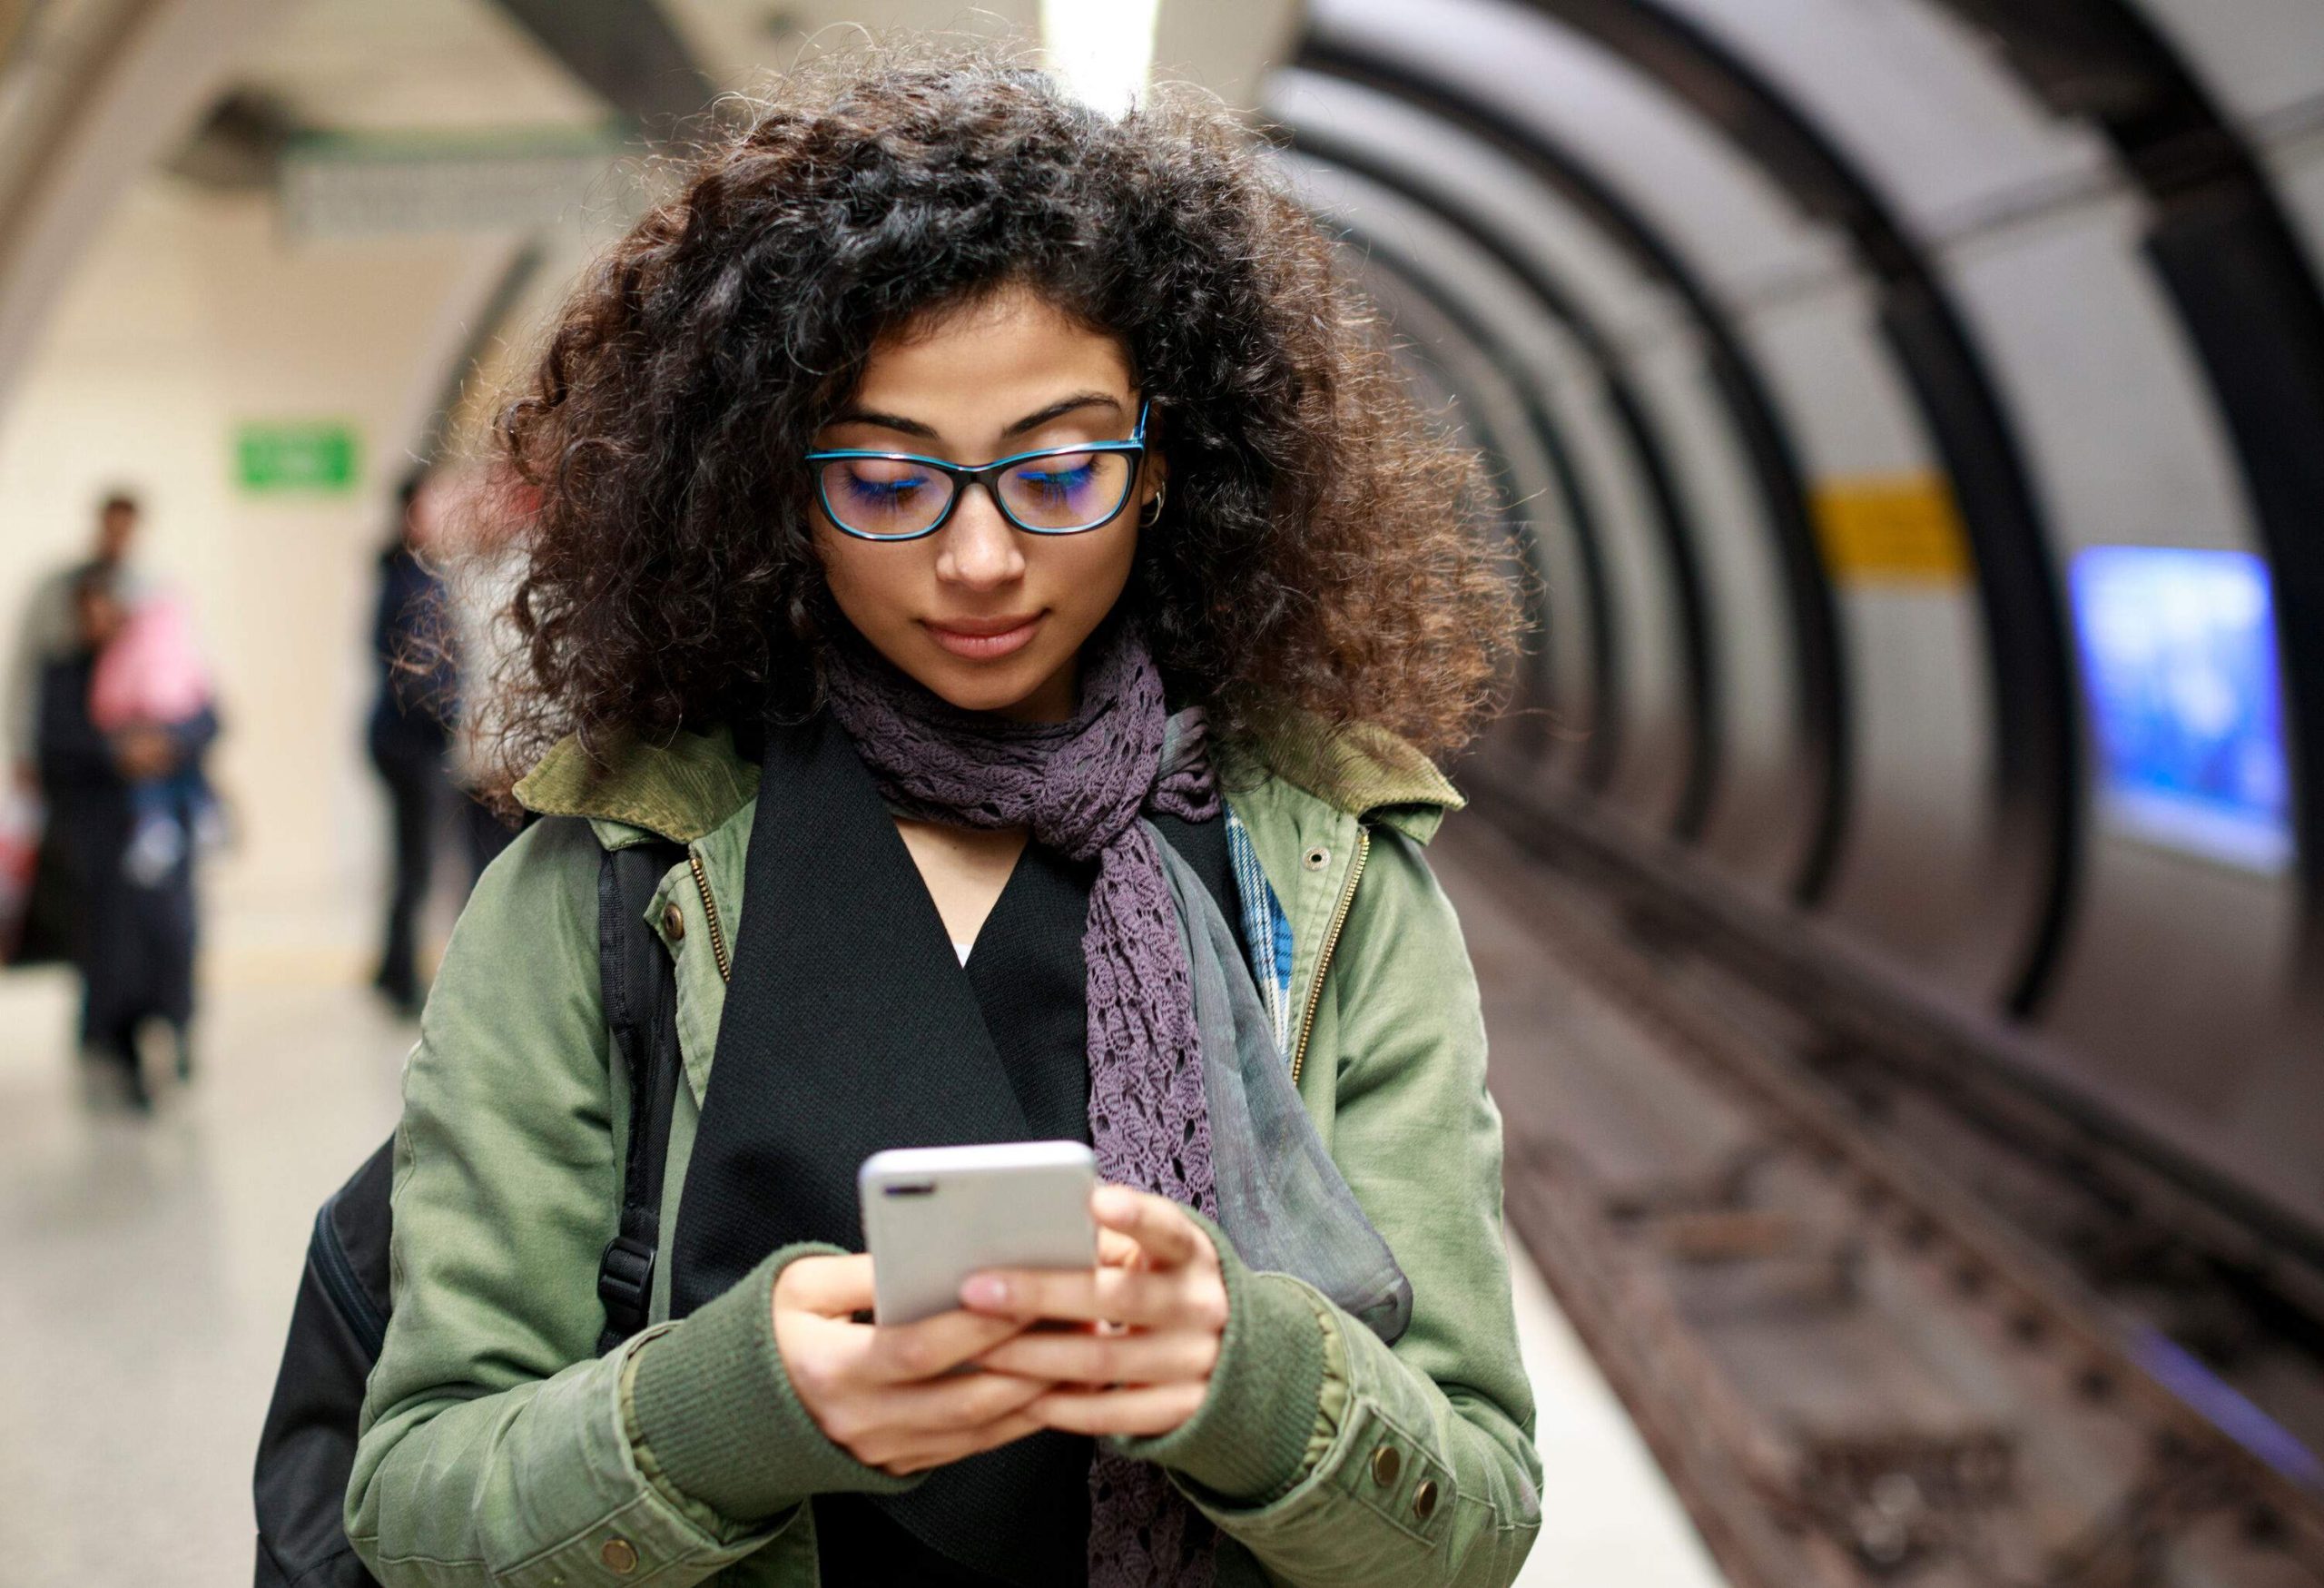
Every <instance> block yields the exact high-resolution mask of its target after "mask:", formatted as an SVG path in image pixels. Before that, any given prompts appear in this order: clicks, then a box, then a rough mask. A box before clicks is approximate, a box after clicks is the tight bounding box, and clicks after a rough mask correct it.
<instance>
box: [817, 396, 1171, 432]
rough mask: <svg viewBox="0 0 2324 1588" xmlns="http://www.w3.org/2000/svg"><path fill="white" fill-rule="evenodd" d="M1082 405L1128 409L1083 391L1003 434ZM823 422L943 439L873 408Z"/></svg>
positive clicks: (931, 429)
mask: <svg viewBox="0 0 2324 1588" xmlns="http://www.w3.org/2000/svg"><path fill="white" fill-rule="evenodd" d="M1082 408H1110V409H1113V410H1114V411H1115V412H1116V413H1122V412H1125V411H1126V410H1125V409H1123V407H1122V405H1121V403H1120V401H1119V400H1118V399H1114V398H1111V397H1108V396H1107V395H1106V394H1105V393H1104V392H1102V391H1079V392H1076V393H1075V394H1074V395H1072V396H1071V397H1065V398H1059V399H1058V400H1057V401H1055V402H1053V403H1050V404H1049V406H1048V407H1047V408H1044V409H1039V411H1037V412H1034V413H1029V414H1027V415H1026V416H1025V417H1024V418H1023V419H1019V420H1017V421H1016V422H1015V423H1013V424H1011V425H1009V426H1008V427H1007V428H1006V429H1003V430H1002V431H1001V432H1000V433H1001V434H1002V435H1004V436H1021V435H1023V434H1024V433H1025V432H1026V431H1028V430H1038V429H1040V428H1041V427H1042V426H1043V425H1045V424H1048V423H1049V421H1050V420H1051V419H1061V418H1063V417H1064V416H1065V415H1067V414H1069V413H1071V412H1073V411H1074V410H1075V409H1082ZM823 422H824V423H825V424H826V425H874V426H877V427H878V428H879V429H883V430H899V431H901V432H902V433H903V434H905V435H907V436H921V437H924V438H925V439H928V440H931V441H934V440H938V439H940V437H939V436H938V435H937V433H936V430H935V429H934V427H932V426H930V425H924V424H922V423H921V422H920V421H919V420H918V419H906V418H904V416H903V415H901V414H894V413H880V412H878V411H876V410H874V409H864V408H850V409H842V410H841V411H840V412H838V413H835V414H833V415H832V417H831V418H830V419H825V420H824V421H823Z"/></svg>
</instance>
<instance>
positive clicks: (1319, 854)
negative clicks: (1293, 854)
mask: <svg viewBox="0 0 2324 1588" xmlns="http://www.w3.org/2000/svg"><path fill="white" fill-rule="evenodd" d="M1331 863H1332V852H1331V851H1330V850H1328V849H1326V848H1324V846H1323V845H1322V844H1320V843H1318V844H1317V845H1315V848H1313V849H1311V850H1309V851H1308V852H1307V853H1305V855H1303V856H1301V857H1300V864H1302V865H1304V866H1305V867H1306V868H1307V869H1308V870H1309V871H1311V872H1319V871H1322V870H1323V869H1324V867H1325V866H1327V865H1329V864H1331Z"/></svg>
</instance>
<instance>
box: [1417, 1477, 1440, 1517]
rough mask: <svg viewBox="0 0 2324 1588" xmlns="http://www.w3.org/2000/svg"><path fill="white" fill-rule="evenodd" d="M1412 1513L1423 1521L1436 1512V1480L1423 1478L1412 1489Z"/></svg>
mask: <svg viewBox="0 0 2324 1588" xmlns="http://www.w3.org/2000/svg"><path fill="white" fill-rule="evenodd" d="M1435 1514H1436V1480H1435V1479H1434V1478H1423V1479H1421V1481H1420V1487H1418V1488H1416V1489H1414V1490H1413V1515H1414V1516H1417V1517H1419V1518H1420V1519H1421V1520H1422V1521H1423V1522H1425V1521H1427V1520H1428V1519H1429V1518H1430V1517H1432V1516H1433V1515H1435Z"/></svg>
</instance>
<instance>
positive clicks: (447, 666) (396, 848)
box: [369, 469, 459, 1019]
mask: <svg viewBox="0 0 2324 1588" xmlns="http://www.w3.org/2000/svg"><path fill="white" fill-rule="evenodd" d="M396 504H397V516H396V528H395V532H394V535H393V537H392V538H390V539H389V543H388V545H387V547H385V549H383V550H382V551H381V552H380V553H379V604H378V606H377V607H376V608H375V610H374V613H373V616H372V623H371V652H372V656H373V657H374V659H375V660H376V661H377V662H378V664H379V693H378V694H377V695H375V696H374V697H373V700H372V704H371V716H370V723H369V745H370V752H371V764H372V765H374V766H376V767H377V768H379V777H380V780H381V781H382V782H383V783H385V784H387V785H388V800H389V807H390V810H391V813H392V814H391V817H390V821H391V824H392V848H393V861H392V870H391V874H390V881H389V893H388V919H387V927H386V932H385V936H384V941H383V942H381V945H380V949H379V971H378V972H377V974H375V975H374V976H373V977H372V979H371V984H372V985H373V986H374V987H376V988H378V989H379V992H380V994H381V996H383V997H384V998H386V1000H387V1001H388V1002H389V1005H390V1006H392V1007H393V1008H394V1009H395V1011H396V1012H397V1013H398V1014H399V1015H401V1016H403V1017H405V1018H406V1019H413V1018H417V1017H418V1015H419V1008H420V1005H421V1003H422V1002H423V1001H425V997H426V988H425V987H424V986H423V984H422V982H421V981H420V976H419V938H418V933H419V916H420V912H421V910H422V908H423V906H424V905H425V904H426V903H427V900H428V882H429V879H430V878H431V877H432V876H433V874H434V872H435V865H436V829H437V824H438V823H439V822H440V821H442V820H444V819H445V817H446V815H447V814H448V812H449V810H450V808H451V805H450V801H451V797H452V793H453V785H452V783H451V778H450V774H449V773H448V771H447V769H446V764H445V763H446V756H447V755H448V752H449V750H450V747H451V741H452V724H453V723H454V722H455V721H456V720H457V719H458V713H459V675H458V667H457V665H456V662H455V659H454V656H453V654H452V651H451V648H450V646H449V645H448V640H447V635H446V627H445V618H446V599H447V598H446V594H445V587H444V581H443V579H442V578H441V577H439V576H438V573H437V572H436V570H435V568H434V567H431V566H430V564H429V562H428V554H429V553H430V552H432V551H433V550H434V549H435V547H434V545H433V541H434V524H435V518H436V513H435V508H436V503H435V502H434V500H433V496H432V493H431V491H430V489H429V487H428V475H427V472H426V471H425V470H424V469H415V470H413V471H412V472H411V473H410V474H409V476H407V477H406V478H405V479H404V482H403V484H402V486H401V488H399V490H398V491H397V493H396Z"/></svg>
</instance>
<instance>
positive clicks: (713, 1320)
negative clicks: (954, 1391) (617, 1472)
mask: <svg viewBox="0 0 2324 1588" xmlns="http://www.w3.org/2000/svg"><path fill="white" fill-rule="evenodd" d="M822 1255H829V1256H834V1257H836V1256H841V1255H843V1254H842V1253H841V1251H840V1248H837V1247H834V1246H825V1245H822V1244H821V1243H818V1242H809V1241H802V1242H800V1243H799V1244H797V1245H795V1246H787V1247H784V1248H783V1249H782V1250H780V1251H778V1252H776V1253H775V1254H774V1255H773V1256H772V1257H770V1258H766V1259H765V1260H764V1261H763V1262H762V1263H760V1264H759V1266H758V1267H755V1268H753V1269H752V1270H751V1271H750V1273H748V1274H747V1275H745V1276H743V1278H742V1279H741V1280H740V1281H738V1282H737V1283H736V1284H735V1285H734V1287H732V1288H731V1289H729V1290H728V1291H727V1292H726V1293H725V1294H724V1296H721V1297H718V1298H717V1299H716V1300H714V1301H711V1302H709V1303H707V1304H705V1305H704V1306H703V1307H700V1308H698V1309H697V1310H696V1311H695V1312H694V1314H693V1316H691V1317H688V1318H686V1319H685V1320H684V1322H683V1323H681V1324H679V1325H677V1326H676V1327H674V1328H672V1329H671V1330H670V1331H669V1332H668V1333H667V1334H664V1335H659V1336H655V1337H654V1338H652V1339H649V1340H647V1341H645V1343H644V1344H643V1345H641V1346H638V1348H637V1356H636V1360H635V1366H634V1368H633V1369H632V1376H631V1384H630V1406H629V1409H630V1415H631V1418H632V1420H633V1422H634V1425H635V1443H636V1444H637V1445H639V1446H641V1449H640V1450H639V1453H638V1454H639V1465H640V1466H641V1467H643V1468H645V1469H646V1470H649V1471H653V1472H655V1473H657V1474H658V1475H660V1476H661V1477H662V1478H664V1479H665V1480H666V1481H667V1483H668V1484H670V1486H671V1487H673V1488H675V1489H676V1490H677V1491H678V1492H679V1493H680V1494H684V1495H685V1496H686V1497H687V1498H689V1499H692V1500H694V1501H696V1502H698V1503H699V1504H703V1505H706V1506H708V1507H709V1508H710V1509H711V1510H712V1511H714V1512H716V1513H717V1514H719V1515H721V1516H725V1517H730V1518H733V1519H734V1520H736V1521H739V1522H746V1523H747V1522H755V1521H758V1520H761V1519H763V1518H764V1517H768V1516H772V1515H773V1514H775V1513H776V1512H778V1511H783V1510H786V1509H788V1508H789V1507H791V1506H793V1505H795V1504H798V1503H799V1502H800V1501H802V1500H804V1499H806V1498H807V1497H808V1496H810V1495H812V1494H830V1493H834V1492H838V1491H843V1490H852V1491H856V1492H859V1493H864V1494H901V1493H902V1492H903V1491H904V1490H906V1489H909V1488H911V1487H912V1486H913V1485H914V1484H916V1483H917V1482H918V1481H919V1480H918V1479H917V1478H909V1477H905V1478H900V1477H892V1476H891V1475H888V1474H886V1473H883V1472H881V1471H880V1470H879V1469H878V1468H877V1467H872V1466H866V1465H864V1464H863V1463H862V1462H860V1461H858V1460H856V1459H855V1458H854V1457H853V1456H852V1455H849V1454H848V1453H847V1452H846V1451H844V1450H842V1449H841V1448H840V1447H839V1446H838V1445H834V1444H832V1441H831V1440H830V1439H828V1438H827V1437H825V1436H824V1434H823V1431H822V1429H821V1428H818V1427H817V1426H815V1420H814V1418H813V1417H812V1416H811V1415H808V1412H807V1408H806V1407H805V1406H803V1405H802V1404H801V1402H800V1400H799V1396H798V1394H797V1392H796V1391H794V1390H793V1388H792V1387H791V1376H790V1375H789V1374H788V1373H787V1372H785V1371H784V1369H783V1353H782V1352H781V1351H780V1350H779V1349H777V1348H776V1346H775V1343H774V1281H775V1277H776V1276H777V1275H779V1274H781V1273H782V1272H783V1267H784V1266H785V1265H786V1264H788V1263H789V1262H791V1260H792V1259H793V1258H803V1257H812V1256H822Z"/></svg>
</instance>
